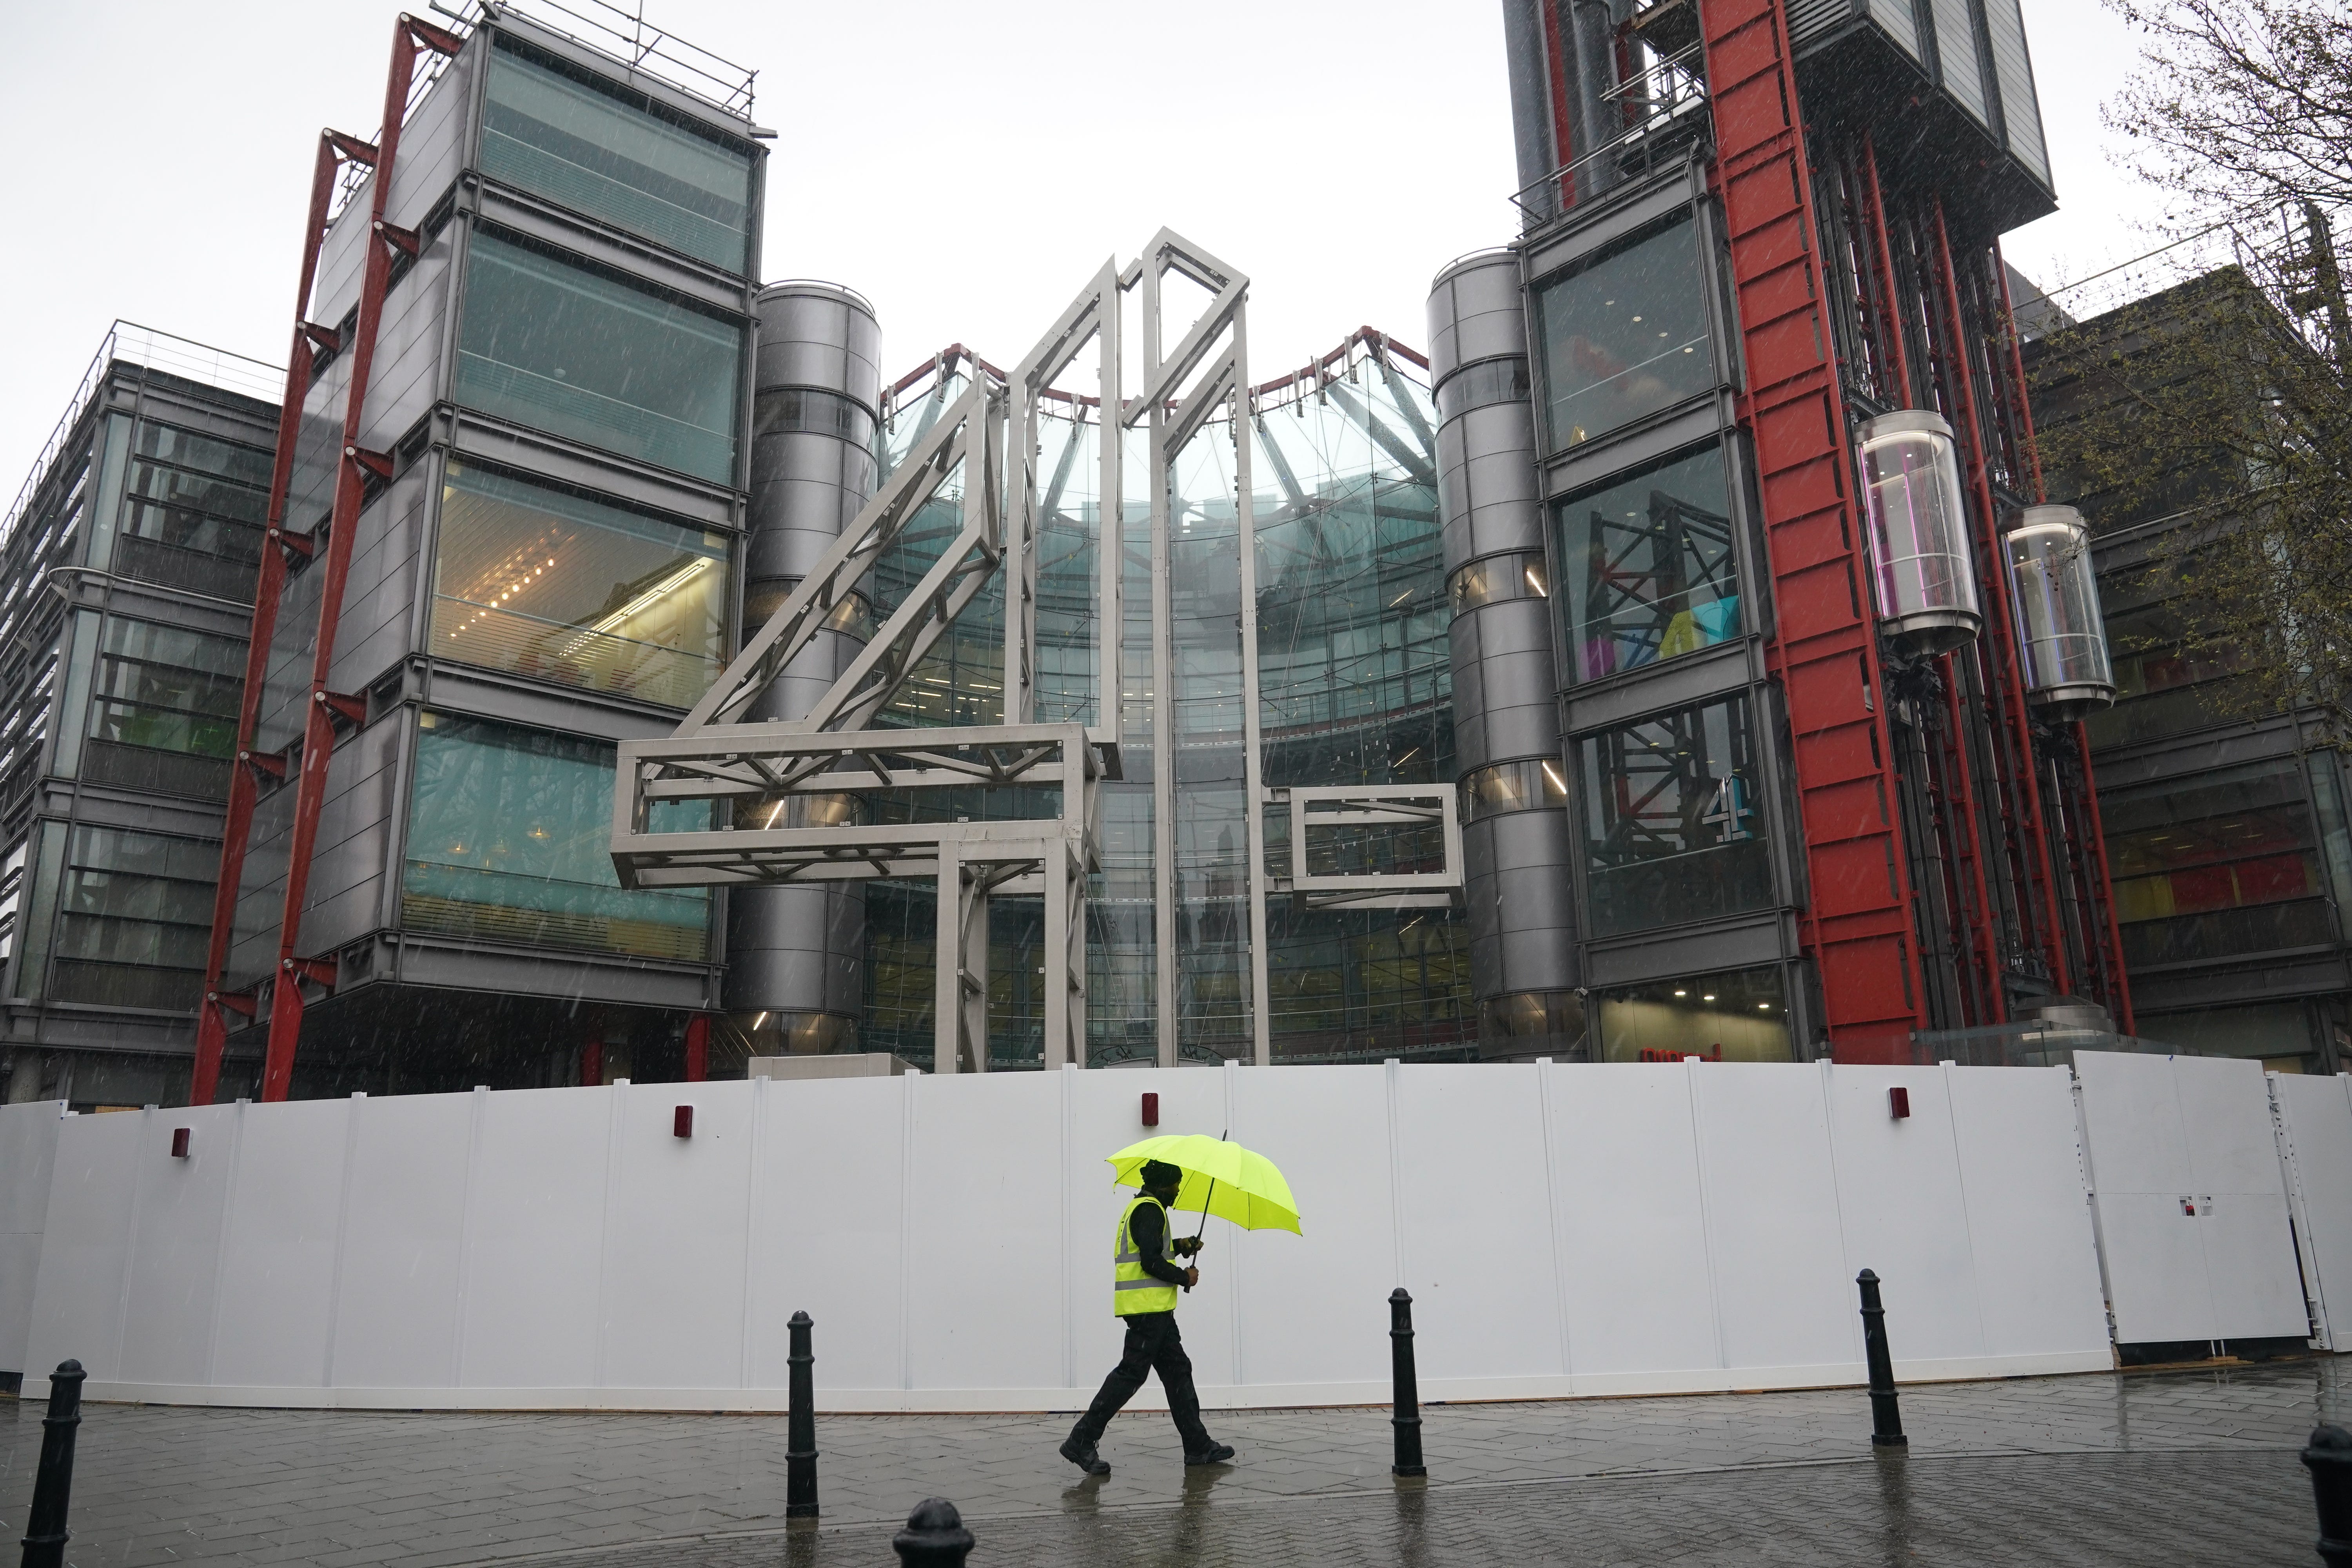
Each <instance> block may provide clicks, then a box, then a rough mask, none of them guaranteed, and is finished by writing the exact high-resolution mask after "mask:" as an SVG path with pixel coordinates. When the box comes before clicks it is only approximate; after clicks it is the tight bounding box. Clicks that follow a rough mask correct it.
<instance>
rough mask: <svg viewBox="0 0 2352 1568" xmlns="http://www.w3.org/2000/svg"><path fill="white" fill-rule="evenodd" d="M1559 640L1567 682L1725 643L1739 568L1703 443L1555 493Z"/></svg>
mask: <svg viewBox="0 0 2352 1568" xmlns="http://www.w3.org/2000/svg"><path fill="white" fill-rule="evenodd" d="M1552 526H1553V530H1554V546H1555V548H1556V549H1557V550H1558V552H1559V562H1560V592H1559V595H1558V602H1559V618H1560V626H1561V632H1560V646H1561V647H1563V648H1566V649H1567V650H1569V651H1568V657H1567V658H1566V659H1565V661H1564V662H1565V663H1566V664H1567V665H1568V667H1569V668H1570V679H1575V680H1580V681H1581V680H1598V679H1601V677H1602V676H1607V675H1614V674H1617V673H1618V672H1620V671H1622V670H1628V669H1639V668H1643V666H1645V665H1652V664H1656V663H1658V662H1660V661H1661V660H1664V659H1669V658H1678V657H1680V656H1681V655H1683V654H1686V653H1696V652H1698V651H1699V650H1700V649H1701V648H1707V647H1715V646H1716V645H1717V644H1718V643H1724V642H1728V641H1730V640H1732V639H1733V638H1735V637H1738V636H1739V634H1740V600H1739V572H1738V562H1737V560H1736V559H1735V557H1736V552H1735V550H1734V548H1733V544H1732V523H1731V496H1730V487H1729V481H1728V479H1727V475H1726V473H1725V465H1724V459H1723V450H1722V448H1721V447H1706V448H1705V449H1703V450H1701V451H1697V452H1692V453H1686V454H1685V455H1684V456H1682V457H1679V458H1670V459H1669V460H1667V461H1665V462H1664V463H1660V464H1658V465H1656V466H1654V467H1653V468H1647V469H1644V470H1643V471H1641V472H1638V473H1635V474H1633V475H1630V476H1628V477H1626V478H1623V479H1616V480H1613V481H1612V482H1611V483H1610V484H1609V485H1608V486H1607V487H1606V488H1605V489H1599V490H1594V491H1591V492H1589V493H1587V494H1584V495H1580V496H1576V497H1573V498H1571V499H1570V500H1564V501H1561V502H1560V503H1559V506H1558V507H1557V508H1556V509H1555V510H1554V512H1553V518H1552Z"/></svg>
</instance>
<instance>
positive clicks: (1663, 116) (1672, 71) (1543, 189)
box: [1511, 43, 1707, 226]
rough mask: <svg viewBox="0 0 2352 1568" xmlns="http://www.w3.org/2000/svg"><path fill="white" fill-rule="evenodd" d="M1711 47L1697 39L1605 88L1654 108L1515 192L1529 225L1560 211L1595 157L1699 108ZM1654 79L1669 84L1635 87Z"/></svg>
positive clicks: (1618, 98) (1612, 97) (1610, 96)
mask: <svg viewBox="0 0 2352 1568" xmlns="http://www.w3.org/2000/svg"><path fill="white" fill-rule="evenodd" d="M1705 49H1706V45H1705V44H1704V43H1698V44H1693V45H1691V46H1690V47H1687V48H1685V49H1681V50H1678V51H1677V52H1675V54H1673V55H1671V56H1669V57H1667V58H1664V59H1659V60H1654V61H1652V62H1651V63H1650V64H1649V65H1648V66H1647V67H1645V68H1643V69H1642V70H1640V71H1637V72H1636V73H1634V74H1633V76H1630V77H1627V78H1626V79H1624V80H1623V81H1622V82H1619V83H1618V84H1617V85H1616V86H1615V87H1612V88H1611V89H1609V90H1608V91H1607V92H1605V93H1603V94H1602V95H1601V96H1602V98H1603V99H1604V100H1607V101H1611V102H1623V103H1626V104H1629V105H1630V104H1645V105H1647V106H1648V112H1647V113H1645V114H1644V115H1643V117H1642V119H1641V120H1639V121H1636V122H1634V123H1633V124H1632V125H1630V126H1628V127H1626V128H1625V129H1624V130H1623V131H1622V132H1619V133H1618V134H1617V135H1615V136H1612V137H1611V138H1610V139H1609V140H1608V141H1606V142H1602V143H1601V145H1600V146H1598V147H1595V148H1592V149H1591V150H1590V151H1589V152H1587V153H1583V154H1582V155H1581V156H1580V157H1578V158H1575V159H1574V160H1572V161H1570V162H1569V163H1563V164H1561V165H1560V166H1559V167H1558V168H1556V169H1554V170H1553V171H1552V172H1551V173H1549V174H1546V175H1544V176H1543V178H1541V179H1539V180H1537V181H1535V182H1534V183H1532V184H1527V185H1523V186H1521V187H1520V188H1519V189H1518V190H1517V191H1516V192H1514V193H1513V194H1512V196H1511V205H1514V206H1516V207H1517V208H1518V209H1519V212H1520V214H1521V215H1522V216H1524V217H1525V218H1526V220H1527V222H1528V225H1529V226H1533V225H1535V224H1538V223H1542V222H1544V221H1545V220H1546V219H1548V218H1551V217H1556V216H1559V205H1558V199H1559V191H1560V190H1561V189H1562V188H1563V187H1572V186H1573V185H1574V184H1576V182H1577V180H1578V178H1579V176H1580V175H1581V174H1583V173H1584V171H1585V170H1587V169H1588V168H1591V166H1592V165H1593V164H1594V163H1598V162H1600V161H1601V159H1603V158H1606V157H1608V156H1610V155H1611V154H1612V153H1620V152H1622V151H1623V150H1624V149H1626V148H1628V147H1631V146H1633V145H1635V144H1637V143H1639V142H1644V141H1646V140H1648V139H1649V138H1651V137H1653V136H1654V135H1657V134H1659V133H1660V132H1663V131H1664V130H1667V129H1670V128H1671V127H1672V126H1674V125H1677V124H1679V123H1681V122H1682V121H1683V120H1684V119H1685V117H1686V116H1687V115H1688V114H1689V113H1690V112H1691V111H1692V110H1694V109H1696V108H1697V107H1699V106H1701V105H1704V104H1705V103H1706V100H1707V91H1706V70H1705V68H1704V67H1705V60H1704V58H1703V56H1704V52H1705ZM1652 83H1662V84H1663V87H1664V90H1663V91H1657V92H1652V91H1647V90H1645V91H1643V92H1641V93H1640V94H1638V95H1637V94H1636V93H1635V91H1634V89H1636V88H1646V87H1648V86H1649V84H1652ZM1546 193H1549V194H1546Z"/></svg>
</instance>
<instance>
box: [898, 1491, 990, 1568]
mask: <svg viewBox="0 0 2352 1568" xmlns="http://www.w3.org/2000/svg"><path fill="white" fill-rule="evenodd" d="M890 1550H891V1551H893V1552H897V1553H898V1561H899V1562H900V1563H904V1564H906V1568H963V1560H964V1559H965V1558H966V1557H968V1556H970V1555H971V1531H969V1530H966V1529H965V1528H964V1527H963V1516H962V1515H961V1514H960V1513H958V1512H956V1505H955V1504H953V1503H951V1502H950V1501H948V1500H947V1499H945V1498H943V1497H934V1498H925V1499H924V1500H922V1501H921V1502H919V1503H918V1504H917V1505H916V1506H915V1511H914V1512H912V1513H910V1514H908V1516H907V1528H906V1529H904V1530H902V1531H899V1532H898V1534H896V1535H894V1536H892V1537H891V1538H890Z"/></svg>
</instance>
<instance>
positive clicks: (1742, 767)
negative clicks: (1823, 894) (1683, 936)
mask: <svg viewBox="0 0 2352 1568" xmlns="http://www.w3.org/2000/svg"><path fill="white" fill-rule="evenodd" d="M1580 751H1581V752H1582V755H1583V769H1584V789H1583V795H1584V820H1585V855H1586V864H1587V866H1588V867H1589V868H1590V880H1591V910H1590V914H1591V931H1592V934H1593V935H1595V936H1614V935H1617V934H1620V933H1622V932H1624V931H1647V930H1649V929H1651V928H1652V927H1654V926H1664V925H1675V924H1679V923H1681V922H1684V921H1699V920H1707V919H1710V918H1712V917H1714V916H1717V915H1728V914H1736V913H1738V912H1739V911H1740V910H1756V909H1763V908H1765V907H1767V906H1768V905H1769V904H1770V903H1771V901H1772V864H1771V859H1770V858H1769V853H1768V851H1767V848H1766V846H1765V842H1764V820H1763V816H1762V813H1761V810H1760V809H1759V799H1758V795H1757V772H1756V754H1755V742H1754V737H1753V735H1752V734H1751V733H1750V727H1749V724H1748V703H1747V700H1746V699H1744V698H1733V699H1731V700H1728V701H1724V702H1714V703H1709V704H1707V705H1706V707H1703V708H1687V709H1685V710H1682V711H1681V712H1678V713H1669V714H1665V715H1664V716H1662V717H1660V718H1656V719H1651V720H1647V721H1643V722H1642V723H1639V724H1635V725H1632V726H1630V727H1629V728H1626V729H1623V730H1615V731H1609V732H1607V733H1605V734H1601V735H1595V736H1592V737H1591V738H1589V739H1587V740H1585V741H1583V742H1580Z"/></svg>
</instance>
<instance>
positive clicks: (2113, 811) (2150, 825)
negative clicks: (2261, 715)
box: [2099, 757, 2335, 968]
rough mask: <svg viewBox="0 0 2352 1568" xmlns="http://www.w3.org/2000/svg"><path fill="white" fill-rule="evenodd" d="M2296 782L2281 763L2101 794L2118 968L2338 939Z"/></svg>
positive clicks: (2298, 774)
mask: <svg viewBox="0 0 2352 1568" xmlns="http://www.w3.org/2000/svg"><path fill="white" fill-rule="evenodd" d="M2303 781H2304V773H2303V770H2302V768H2301V767H2300V766H2299V765H2298V764H2297V763H2296V761H2295V759H2294V758H2293V757H2279V758H2273V759H2271V760H2268V761H2264V762H2259V763H2245V764H2243V765H2241V766H2238V767H2233V768H2224V769H2221V770H2218V771H2208V772H2204V773H2196V774H2193V775H2191V776H2189V777H2187V778H2179V779H2169V780H2166V781H2164V782H2163V783H2160V784H2148V785H2144V786H2140V787H2137V788H2133V789H2126V790H2116V791H2112V792H2107V793H2105V794H2103V795H2101V796H2100V801H2099V810H2100V816H2101V819H2102V825H2103V826H2105V829H2106V840H2107V866H2108V871H2109V875H2110V876H2111V877H2112V878H2113V879H2114V889H2115V906H2116V923H2117V925H2118V926H2120V927H2121V929H2122V936H2123V946H2124V961H2125V963H2126V964H2127V965H2129V966H2131V967H2133V968H2141V967H2145V966H2147V965H2152V964H2162V963H2181V962H2185V961H2189V960H2195V959H2213V958H2223V957H2228V956H2231V955H2232V954H2246V953H2254V952H2270V951H2273V950H2276V949H2280V948H2293V947H2309V946H2314V945H2318V944H2322V943H2327V942H2333V941H2334V940H2335V937H2334V932H2333V930H2332V924H2331V921H2330V920H2329V916H2328V908H2327V900H2326V892H2327V885H2326V875H2325V870H2324V868H2323V866H2322V864H2321V860H2320V855H2319V836H2318V834H2317V832H2316V831H2315V826H2314V824H2313V821H2312V815H2311V808H2310V805H2309V802H2308V800H2307V798H2306V797H2305V794H2304V782H2303Z"/></svg>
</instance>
